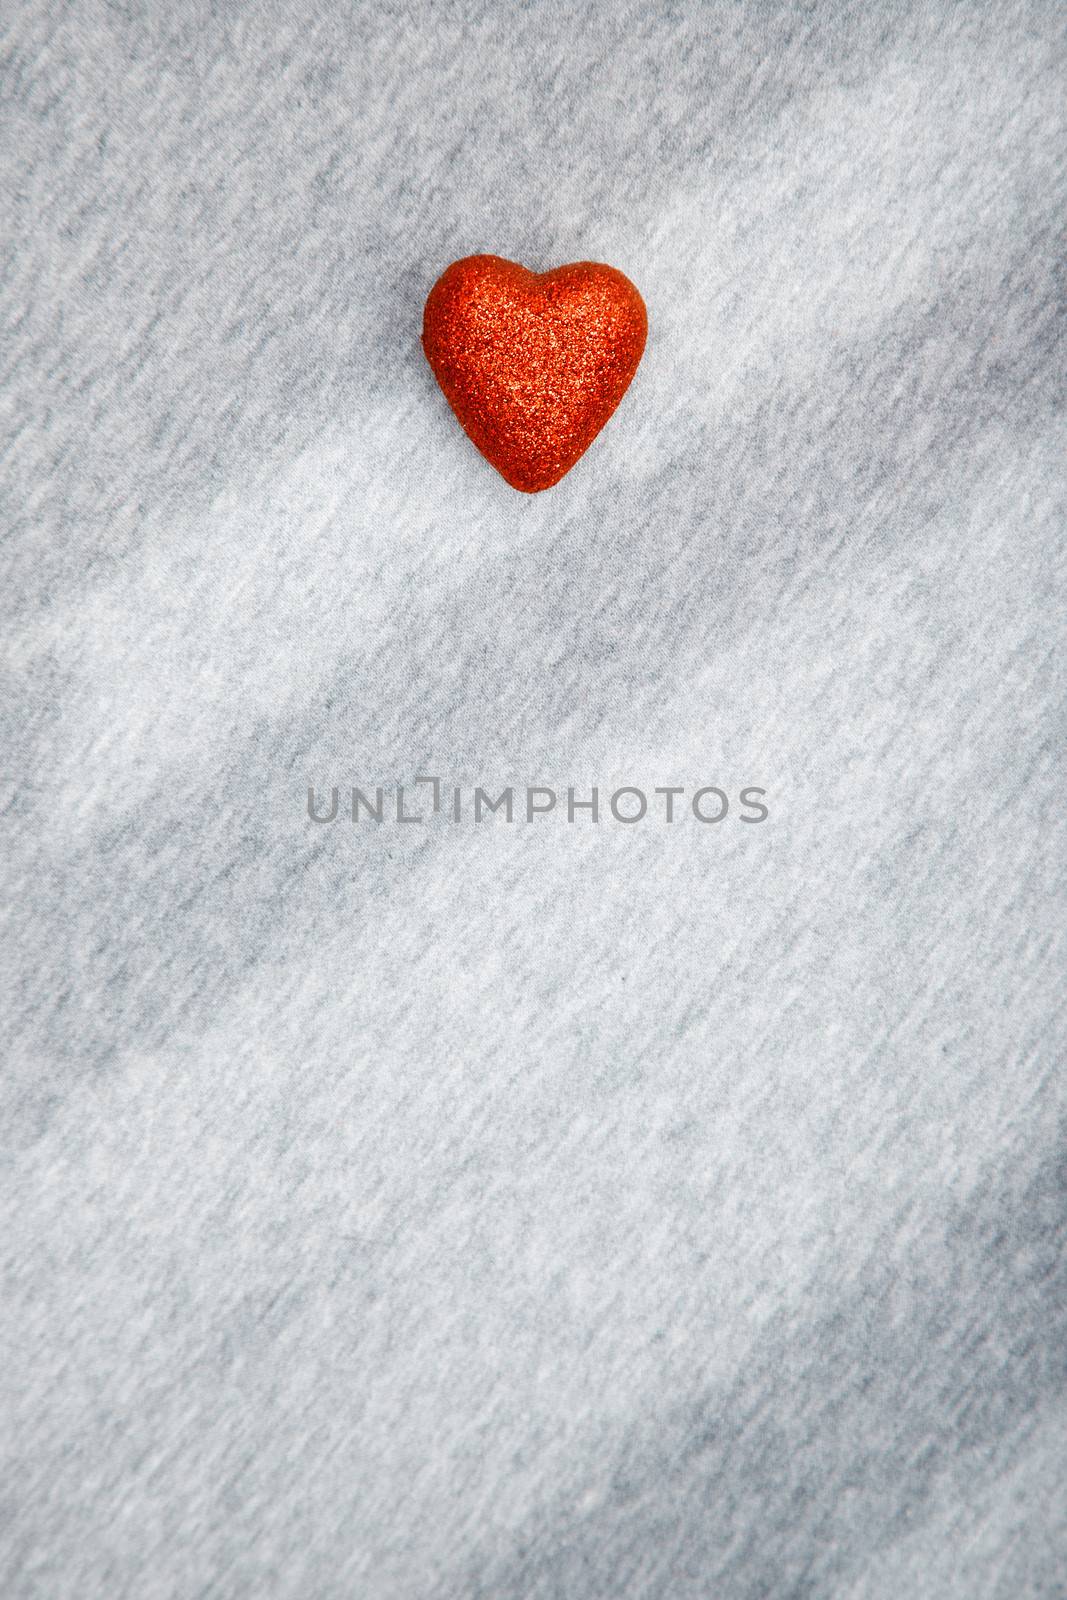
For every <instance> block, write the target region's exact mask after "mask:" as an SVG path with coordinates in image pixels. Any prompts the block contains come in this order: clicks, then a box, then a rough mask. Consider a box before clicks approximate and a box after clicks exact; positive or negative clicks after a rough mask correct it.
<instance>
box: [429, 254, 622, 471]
mask: <svg viewBox="0 0 1067 1600" xmlns="http://www.w3.org/2000/svg"><path fill="white" fill-rule="evenodd" d="M647 336H648V317H647V314H646V312H645V303H644V301H643V300H642V299H641V296H640V295H639V294H638V292H637V290H636V289H635V288H634V286H633V284H632V283H631V282H630V280H629V278H626V277H624V276H623V274H622V273H621V272H617V271H616V270H615V268H614V267H605V266H601V265H600V263H599V262H596V261H576V262H574V263H572V264H571V265H570V266H567V267H556V268H555V269H554V270H553V271H551V272H528V271H527V270H526V268H525V267H520V266H519V265H518V264H517V263H516V262H514V261H505V260H504V259H503V258H502V257H501V256H465V257H464V259H463V260H462V261H454V262H453V263H452V265H451V266H450V267H447V268H446V269H445V271H444V272H443V273H442V274H441V276H440V277H439V278H438V280H437V282H436V283H435V284H434V286H433V288H432V289H431V290H430V293H429V295H428V297H427V300H426V310H425V312H424V314H423V323H422V347H423V349H424V350H425V352H426V359H427V360H428V361H429V363H430V366H431V367H432V368H433V372H434V376H435V378H436V379H437V381H438V383H439V384H440V385H441V388H442V389H443V390H444V393H445V398H446V399H447V401H448V403H449V405H450V406H451V407H452V410H453V411H454V412H455V413H456V416H457V417H458V419H459V421H460V424H461V426H462V427H463V428H464V429H465V431H466V432H467V434H468V435H469V436H470V438H471V439H472V440H473V442H474V444H475V445H477V447H478V449H479V450H480V451H481V452H482V455H483V456H485V457H486V459H487V460H488V461H490V462H492V464H493V466H494V467H495V468H496V469H497V471H498V472H499V473H500V474H501V475H502V476H503V477H504V478H506V479H507V481H508V483H510V484H511V486H512V488H514V489H521V490H522V491H523V492H524V493H526V494H537V493H538V492H539V491H540V490H541V489H550V488H551V487H552V485H553V484H554V483H558V482H559V480H560V479H561V478H562V477H563V476H564V474H565V473H567V472H569V471H570V469H571V468H572V467H573V466H574V463H575V462H576V461H577V460H578V458H579V456H582V455H584V454H585V452H586V450H588V448H589V446H590V445H591V444H592V442H593V440H594V439H595V438H596V436H597V434H598V433H599V432H600V430H601V428H602V427H603V426H604V424H605V422H607V420H608V418H609V417H610V416H611V414H612V412H613V411H614V410H615V407H616V406H617V405H618V403H619V401H620V400H621V399H622V397H623V395H624V394H625V393H626V390H627V389H628V387H629V385H630V380H631V378H632V377H633V375H634V373H635V372H636V371H637V365H638V362H639V361H640V360H641V356H642V353H643V351H644V348H645V339H646V338H647Z"/></svg>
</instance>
